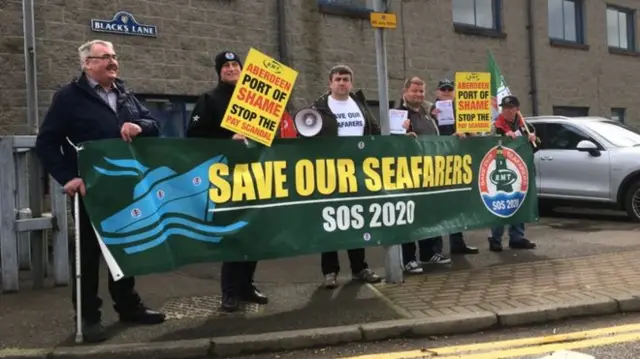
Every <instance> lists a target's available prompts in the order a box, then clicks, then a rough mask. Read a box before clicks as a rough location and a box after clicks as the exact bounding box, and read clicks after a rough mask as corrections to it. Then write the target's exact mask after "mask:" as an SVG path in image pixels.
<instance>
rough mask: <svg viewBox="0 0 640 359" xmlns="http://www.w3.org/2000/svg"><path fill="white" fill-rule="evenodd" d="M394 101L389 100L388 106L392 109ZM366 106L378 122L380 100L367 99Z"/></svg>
mask: <svg viewBox="0 0 640 359" xmlns="http://www.w3.org/2000/svg"><path fill="white" fill-rule="evenodd" d="M395 103H396V102H395V101H393V100H391V101H389V108H390V109H392V108H394V106H395ZM367 108H368V109H369V111H370V112H371V114H372V115H373V116H374V117H375V118H376V120H378V123H380V101H377V100H367Z"/></svg>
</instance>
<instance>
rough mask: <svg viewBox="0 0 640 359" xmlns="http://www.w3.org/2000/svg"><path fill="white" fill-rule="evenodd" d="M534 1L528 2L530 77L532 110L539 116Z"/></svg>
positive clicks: (528, 0) (529, 0) (534, 114)
mask: <svg viewBox="0 0 640 359" xmlns="http://www.w3.org/2000/svg"><path fill="white" fill-rule="evenodd" d="M533 12H534V7H533V0H527V29H528V30H529V34H528V35H529V36H528V37H529V39H528V41H529V77H530V78H531V108H532V110H533V116H538V83H537V81H536V77H537V75H536V48H535V45H534V31H535V29H534V27H533V24H534V22H533Z"/></svg>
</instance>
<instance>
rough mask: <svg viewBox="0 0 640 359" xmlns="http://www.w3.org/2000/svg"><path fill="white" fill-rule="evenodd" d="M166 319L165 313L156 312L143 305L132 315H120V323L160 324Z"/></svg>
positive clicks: (131, 313)
mask: <svg viewBox="0 0 640 359" xmlns="http://www.w3.org/2000/svg"><path fill="white" fill-rule="evenodd" d="M165 319H166V316H165V315H164V313H160V312H156V311H154V310H151V309H149V308H147V307H145V306H143V305H141V306H139V307H138V308H137V309H136V310H134V311H133V312H130V313H123V314H120V321H121V322H124V323H131V324H145V325H152V324H160V323H163V322H164V321H165Z"/></svg>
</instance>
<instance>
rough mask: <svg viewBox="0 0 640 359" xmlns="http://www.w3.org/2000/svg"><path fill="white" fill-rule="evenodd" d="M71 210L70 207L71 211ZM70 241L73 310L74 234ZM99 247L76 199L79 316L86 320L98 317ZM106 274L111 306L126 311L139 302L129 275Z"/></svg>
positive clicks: (85, 212) (136, 307)
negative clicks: (117, 276)
mask: <svg viewBox="0 0 640 359" xmlns="http://www.w3.org/2000/svg"><path fill="white" fill-rule="evenodd" d="M72 213H73V211H72ZM73 238H74V240H72V241H71V243H70V253H69V255H70V256H71V274H72V281H73V285H72V295H73V298H72V301H73V308H74V310H76V311H77V302H76V290H77V288H76V279H75V277H76V255H75V237H73ZM101 255H102V251H101V250H100V245H99V244H98V239H97V238H96V235H95V232H94V231H93V227H92V226H91V222H90V221H89V215H88V214H87V211H86V209H85V207H84V203H83V202H82V199H80V273H81V277H80V285H81V289H80V293H81V296H82V297H81V301H82V302H81V308H82V319H83V320H84V321H85V322H87V323H96V322H98V321H100V319H101V312H100V308H101V307H102V299H100V297H99V296H98V287H99V283H100V256H101ZM108 276H109V294H110V295H111V299H112V300H113V302H114V306H113V307H114V309H115V310H116V312H118V313H120V314H128V313H131V312H132V311H134V310H136V309H138V308H139V307H140V305H141V304H142V301H141V299H140V296H139V295H138V293H136V291H135V289H134V287H135V279H134V278H133V277H128V278H122V279H120V280H119V281H117V282H114V281H113V277H112V276H111V273H109V274H108Z"/></svg>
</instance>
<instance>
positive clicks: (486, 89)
mask: <svg viewBox="0 0 640 359" xmlns="http://www.w3.org/2000/svg"><path fill="white" fill-rule="evenodd" d="M455 86H456V100H455V104H456V119H455V122H456V131H457V132H490V131H491V73H489V72H456V85H455Z"/></svg>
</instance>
